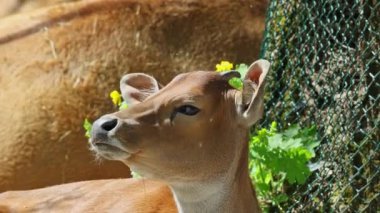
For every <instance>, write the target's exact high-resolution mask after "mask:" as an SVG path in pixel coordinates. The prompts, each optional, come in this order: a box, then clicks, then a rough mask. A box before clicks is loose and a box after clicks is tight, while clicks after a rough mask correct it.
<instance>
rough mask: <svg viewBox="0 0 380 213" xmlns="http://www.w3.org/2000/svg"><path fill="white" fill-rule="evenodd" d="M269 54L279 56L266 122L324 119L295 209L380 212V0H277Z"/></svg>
mask: <svg viewBox="0 0 380 213" xmlns="http://www.w3.org/2000/svg"><path fill="white" fill-rule="evenodd" d="M261 56H262V57H263V58H266V59H269V60H270V61H271V63H272V68H271V76H270V80H269V81H268V85H267V89H268V91H270V94H269V95H268V96H267V97H266V99H267V101H266V103H267V105H266V112H267V115H266V118H265V119H264V121H263V123H262V125H263V126H268V124H269V122H271V121H273V120H275V121H277V122H278V124H279V127H280V128H285V127H287V126H289V125H290V124H294V123H299V124H300V125H301V126H311V125H316V126H317V128H318V136H319V138H320V139H321V141H322V143H321V145H320V146H319V148H318V150H317V157H316V158H315V160H314V161H315V162H318V163H319V164H320V166H321V167H320V168H319V169H318V170H317V171H315V172H314V173H313V175H312V176H311V177H310V178H309V180H308V182H307V183H306V184H305V185H303V186H296V187H289V188H287V189H286V192H287V194H289V196H290V197H291V199H290V200H289V201H288V204H287V211H288V212H300V211H301V212H321V211H323V212H378V211H379V208H380V181H379V179H380V178H379V177H380V128H379V127H380V113H379V112H380V109H379V102H380V101H379V100H380V98H379V91H380V90H379V88H380V72H379V71H380V1H378V0H336V1H331V0H318V1H317V0H314V1H298V0H289V1H281V0H273V1H271V2H270V5H269V8H268V14H267V21H266V32H265V36H264V42H263V45H262V51H261Z"/></svg>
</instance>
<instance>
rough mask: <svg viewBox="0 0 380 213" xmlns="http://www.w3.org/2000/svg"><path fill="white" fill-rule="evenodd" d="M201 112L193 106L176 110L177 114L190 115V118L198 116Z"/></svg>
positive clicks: (184, 106) (185, 106)
mask: <svg viewBox="0 0 380 213" xmlns="http://www.w3.org/2000/svg"><path fill="white" fill-rule="evenodd" d="M199 111H200V109H198V108H197V107H195V106H191V105H183V106H180V107H178V108H177V109H176V112H177V113H181V114H184V115H189V116H192V115H196V114H197V113H198V112H199Z"/></svg>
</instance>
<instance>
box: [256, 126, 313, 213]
mask: <svg viewBox="0 0 380 213" xmlns="http://www.w3.org/2000/svg"><path fill="white" fill-rule="evenodd" d="M318 145H319V141H318V140H317V138H316V128H315V127H311V128H306V129H301V128H300V127H299V125H292V126H290V127H289V128H288V129H287V130H285V131H283V132H281V133H279V132H278V131H277V123H276V122H273V123H272V124H271V127H270V129H269V130H268V129H266V128H262V129H260V130H258V131H257V132H256V133H255V134H254V135H253V136H252V137H251V139H250V141H249V155H250V162H249V170H250V176H251V178H252V180H253V181H254V183H255V185H256V189H257V192H258V196H259V199H260V200H261V204H262V207H263V210H264V211H266V212H267V211H268V210H269V207H270V206H275V207H277V208H278V209H280V210H283V209H282V207H281V204H282V203H284V202H286V201H287V200H288V196H287V195H286V193H285V192H284V184H285V183H288V184H303V183H305V181H306V180H307V178H308V177H309V175H310V174H311V170H310V168H309V167H308V163H309V161H310V159H311V158H313V157H314V156H315V152H314V148H315V147H317V146H318Z"/></svg>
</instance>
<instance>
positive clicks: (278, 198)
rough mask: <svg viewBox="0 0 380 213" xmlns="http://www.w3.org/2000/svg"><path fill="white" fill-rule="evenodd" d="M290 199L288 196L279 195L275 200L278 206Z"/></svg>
mask: <svg viewBox="0 0 380 213" xmlns="http://www.w3.org/2000/svg"><path fill="white" fill-rule="evenodd" d="M288 199H289V197H288V196H287V195H286V194H279V195H277V196H275V197H274V198H273V200H274V201H275V203H278V204H280V203H283V202H286V201H287V200H288Z"/></svg>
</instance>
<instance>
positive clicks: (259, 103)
mask: <svg viewBox="0 0 380 213" xmlns="http://www.w3.org/2000/svg"><path fill="white" fill-rule="evenodd" d="M269 67H270V63H269V61H267V60H263V59H260V60H257V61H255V62H254V63H253V64H252V65H251V66H250V67H249V68H248V72H247V74H246V76H245V77H244V81H243V91H242V93H241V98H240V100H238V101H239V102H240V103H239V104H238V105H239V107H240V109H239V113H240V115H241V119H242V122H243V123H244V124H245V125H247V126H251V125H253V124H255V123H256V122H257V121H258V120H259V119H261V117H262V115H263V112H264V89H265V77H266V76H267V73H268V71H269Z"/></svg>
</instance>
